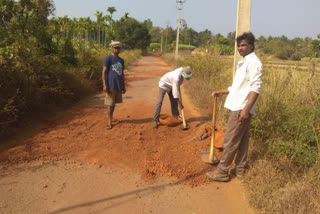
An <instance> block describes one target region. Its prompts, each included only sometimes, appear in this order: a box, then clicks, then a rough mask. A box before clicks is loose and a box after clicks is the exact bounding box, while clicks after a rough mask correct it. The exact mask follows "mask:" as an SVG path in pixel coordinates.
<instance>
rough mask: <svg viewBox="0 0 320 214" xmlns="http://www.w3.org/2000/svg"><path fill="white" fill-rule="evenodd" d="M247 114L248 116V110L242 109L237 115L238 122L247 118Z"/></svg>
mask: <svg viewBox="0 0 320 214" xmlns="http://www.w3.org/2000/svg"><path fill="white" fill-rule="evenodd" d="M249 116H250V113H249V111H248V110H245V109H243V110H241V111H240V115H239V119H238V120H239V121H240V122H243V121H245V120H247V119H248V118H249Z"/></svg>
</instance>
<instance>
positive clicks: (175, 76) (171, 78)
mask: <svg viewBox="0 0 320 214" xmlns="http://www.w3.org/2000/svg"><path fill="white" fill-rule="evenodd" d="M181 72H182V67H180V68H177V69H176V70H174V71H171V72H168V73H166V74H165V75H164V76H163V77H161V79H160V81H159V87H160V88H162V89H164V90H166V91H167V92H170V91H171V90H172V95H173V97H174V98H179V90H180V85H181V84H182V83H183V77H182V74H181Z"/></svg>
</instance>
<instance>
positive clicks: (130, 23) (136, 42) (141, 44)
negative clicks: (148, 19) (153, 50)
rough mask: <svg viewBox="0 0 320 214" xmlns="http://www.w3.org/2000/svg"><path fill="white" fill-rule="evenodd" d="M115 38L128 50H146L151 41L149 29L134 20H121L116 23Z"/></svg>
mask: <svg viewBox="0 0 320 214" xmlns="http://www.w3.org/2000/svg"><path fill="white" fill-rule="evenodd" d="M114 31H115V37H116V38H117V40H119V41H121V42H122V43H123V44H124V47H125V48H127V49H135V48H139V49H143V50H144V49H146V48H147V47H148V46H149V44H150V41H151V37H150V34H149V31H148V28H147V27H146V26H145V25H144V24H143V23H140V22H138V21H137V20H136V19H134V18H127V19H121V20H119V21H117V22H116V23H115V28H114Z"/></svg>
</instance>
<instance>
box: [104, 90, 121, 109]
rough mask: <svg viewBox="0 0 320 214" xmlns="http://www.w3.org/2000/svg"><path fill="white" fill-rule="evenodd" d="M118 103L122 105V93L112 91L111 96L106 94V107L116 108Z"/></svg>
mask: <svg viewBox="0 0 320 214" xmlns="http://www.w3.org/2000/svg"><path fill="white" fill-rule="evenodd" d="M116 103H122V92H121V91H112V93H111V94H108V93H106V97H105V98H104V105H106V106H114V105H115V104H116Z"/></svg>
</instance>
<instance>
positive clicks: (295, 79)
mask: <svg viewBox="0 0 320 214" xmlns="http://www.w3.org/2000/svg"><path fill="white" fill-rule="evenodd" d="M225 59H226V58H225V57H221V56H219V55H218V54H216V53H213V54H210V56H207V55H197V56H184V57H180V58H179V60H178V64H179V65H187V64H188V65H191V66H192V68H193V73H194V76H193V78H192V80H190V81H189V82H187V84H185V87H186V89H187V91H188V93H189V94H190V96H191V97H192V98H193V99H192V100H193V102H194V104H195V105H197V106H198V107H201V108H202V109H205V110H208V109H211V108H212V99H210V94H211V92H212V91H213V90H215V89H221V88H226V87H227V86H229V85H231V83H232V67H231V66H232V60H230V57H229V58H228V59H227V60H225ZM264 60H265V59H264V58H262V61H263V63H264V67H265V69H264V77H263V90H262V93H261V95H260V96H259V99H258V103H257V112H256V115H255V116H254V117H253V120H252V124H251V139H250V151H249V170H248V173H247V174H246V176H245V182H244V184H245V186H246V189H247V191H248V198H249V200H250V204H251V205H252V206H253V207H255V208H258V209H259V211H260V212H261V213H319V210H320V200H319V198H320V84H319V82H320V72H319V65H318V64H317V63H315V64H314V65H312V64H310V62H309V61H304V62H301V63H303V64H302V65H301V64H295V65H294V66H292V64H293V63H295V62H292V61H287V62H288V64H287V65H286V64H285V62H284V61H281V62H277V63H281V66H282V67H281V68H276V67H270V66H269V67H268V66H265V65H268V64H269V63H270V61H264ZM269 65H270V64H269ZM283 67H284V68H283ZM220 101H221V102H219V108H218V112H219V114H218V115H219V119H220V120H219V123H220V124H223V123H224V119H225V118H224V117H222V115H224V114H225V113H226V111H225V110H222V109H223V104H224V100H222V99H221V100H220ZM209 112H210V111H207V113H209Z"/></svg>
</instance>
